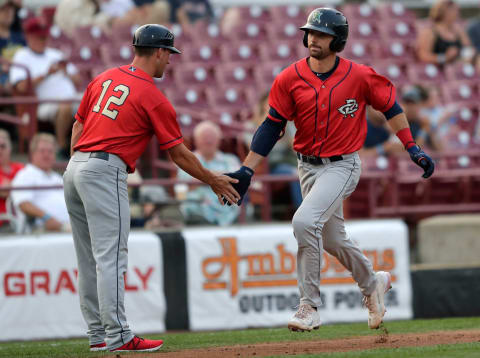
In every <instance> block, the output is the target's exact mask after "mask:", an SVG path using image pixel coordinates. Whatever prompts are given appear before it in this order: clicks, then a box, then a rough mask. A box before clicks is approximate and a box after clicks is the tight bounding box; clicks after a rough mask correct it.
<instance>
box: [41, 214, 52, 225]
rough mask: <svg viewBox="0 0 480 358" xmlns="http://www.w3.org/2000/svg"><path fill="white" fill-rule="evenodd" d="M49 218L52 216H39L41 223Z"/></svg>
mask: <svg viewBox="0 0 480 358" xmlns="http://www.w3.org/2000/svg"><path fill="white" fill-rule="evenodd" d="M51 218H52V216H51V215H49V214H45V215H43V216H42V217H41V218H40V221H41V222H42V223H45V222H47V221H48V220H50V219H51Z"/></svg>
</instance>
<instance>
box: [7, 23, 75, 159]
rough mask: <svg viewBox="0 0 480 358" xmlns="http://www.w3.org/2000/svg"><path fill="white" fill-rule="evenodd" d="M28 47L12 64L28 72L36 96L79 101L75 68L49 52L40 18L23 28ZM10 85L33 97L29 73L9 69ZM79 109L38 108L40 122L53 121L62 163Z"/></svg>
mask: <svg viewBox="0 0 480 358" xmlns="http://www.w3.org/2000/svg"><path fill="white" fill-rule="evenodd" d="M24 31H25V36H26V38H27V44H28V47H25V48H22V49H20V50H18V51H17V52H16V53H15V56H14V58H13V62H15V63H17V64H20V65H23V66H25V67H26V68H28V70H29V72H30V76H31V85H32V87H33V91H34V94H35V95H36V96H37V97H38V99H39V100H41V101H47V100H54V101H55V100H65V99H74V98H78V94H77V90H76V88H75V85H79V84H80V80H81V79H80V76H79V74H78V71H77V69H76V67H75V66H74V65H73V64H71V63H67V61H66V60H65V58H64V56H63V54H62V52H60V51H59V50H57V49H53V48H47V36H48V28H47V27H46V25H45V24H44V23H43V21H42V20H41V19H40V18H38V17H32V18H29V19H27V20H26V22H25V24H24ZM10 83H11V84H12V86H14V88H15V90H16V91H17V92H18V93H19V94H25V95H27V94H30V93H29V91H31V89H30V88H29V82H28V78H27V73H26V71H25V70H24V69H22V68H19V67H13V66H12V67H11V68H10ZM75 108H76V106H75V105H74V104H72V103H55V102H43V103H41V104H40V105H39V106H38V109H37V118H38V120H41V121H52V122H53V123H54V126H55V134H56V138H57V142H58V144H59V146H60V151H59V156H60V158H61V159H66V158H69V153H70V145H69V141H68V137H69V133H70V129H71V126H72V124H73V114H74V110H75Z"/></svg>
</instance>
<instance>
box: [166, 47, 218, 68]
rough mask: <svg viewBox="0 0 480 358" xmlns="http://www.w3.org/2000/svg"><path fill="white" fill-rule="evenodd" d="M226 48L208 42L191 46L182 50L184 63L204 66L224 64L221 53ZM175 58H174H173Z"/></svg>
mask: <svg viewBox="0 0 480 358" xmlns="http://www.w3.org/2000/svg"><path fill="white" fill-rule="evenodd" d="M223 47H224V46H219V45H215V44H211V43H208V42H204V43H198V44H190V45H189V46H188V47H185V48H183V49H182V51H183V53H182V55H180V56H177V57H182V59H181V60H182V62H184V63H185V62H195V63H198V64H204V65H216V64H219V63H221V62H222V57H221V56H222V55H221V51H222V49H223ZM172 57H173V56H172Z"/></svg>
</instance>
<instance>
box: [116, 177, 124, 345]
mask: <svg viewBox="0 0 480 358" xmlns="http://www.w3.org/2000/svg"><path fill="white" fill-rule="evenodd" d="M117 203H118V220H119V222H118V242H117V262H116V268H117V321H118V324H119V325H120V328H121V332H120V339H121V340H122V344H125V342H124V341H123V326H122V323H121V322H120V318H119V317H118V310H119V307H118V294H119V293H118V291H119V287H118V276H119V275H118V257H119V254H120V240H121V238H122V216H121V212H120V192H119V190H118V168H117Z"/></svg>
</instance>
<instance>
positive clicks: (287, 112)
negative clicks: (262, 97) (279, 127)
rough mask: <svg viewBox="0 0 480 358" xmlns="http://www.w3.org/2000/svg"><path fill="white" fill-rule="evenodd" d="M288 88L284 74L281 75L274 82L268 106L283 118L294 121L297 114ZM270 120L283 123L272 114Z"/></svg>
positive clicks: (269, 116)
mask: <svg viewBox="0 0 480 358" xmlns="http://www.w3.org/2000/svg"><path fill="white" fill-rule="evenodd" d="M288 87H289V86H288V81H287V78H286V76H284V73H281V74H279V75H278V76H277V77H276V78H275V81H273V85H272V89H271V90H270V94H269V97H268V104H269V105H270V107H271V108H272V109H273V110H274V111H276V112H278V114H280V116H281V117H283V118H285V119H287V120H292V116H293V114H294V112H295V103H294V101H293V97H292V95H291V93H290V89H289V88H288ZM268 118H270V119H271V120H273V121H275V122H279V121H281V119H280V118H275V117H273V116H272V115H271V114H270V112H269V114H268Z"/></svg>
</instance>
